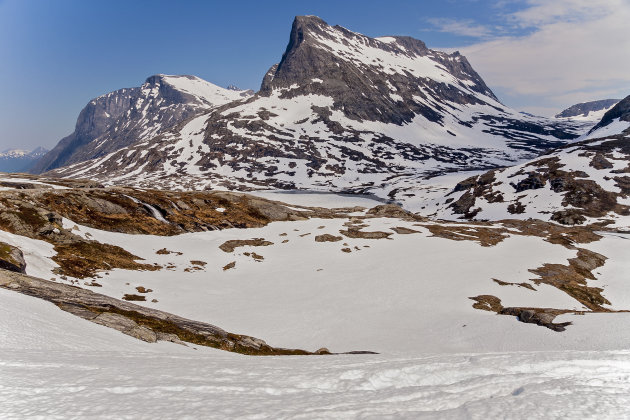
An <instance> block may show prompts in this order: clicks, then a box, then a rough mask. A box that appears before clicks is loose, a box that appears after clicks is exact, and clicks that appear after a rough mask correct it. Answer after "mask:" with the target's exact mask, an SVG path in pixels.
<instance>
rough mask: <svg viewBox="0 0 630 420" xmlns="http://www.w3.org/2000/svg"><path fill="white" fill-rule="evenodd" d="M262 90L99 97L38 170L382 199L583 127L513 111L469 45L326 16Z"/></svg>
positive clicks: (165, 184)
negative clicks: (467, 53) (445, 45)
mask: <svg viewBox="0 0 630 420" xmlns="http://www.w3.org/2000/svg"><path fill="white" fill-rule="evenodd" d="M251 93H252V92H244V91H233V90H231V89H230V90H226V89H222V88H219V87H217V86H214V85H212V84H210V83H208V82H205V81H202V80H201V79H198V78H194V77H192V76H153V77H150V78H149V79H147V82H146V83H145V84H144V85H143V86H142V87H140V88H132V89H123V90H120V91H116V92H112V93H110V94H107V95H104V96H101V97H99V98H96V99H95V100H93V101H91V102H90V103H89V104H88V106H87V107H86V108H85V109H84V110H83V111H82V112H81V115H80V116H79V119H78V121H77V128H76V130H75V132H74V133H73V134H72V135H70V136H68V137H66V138H65V139H63V140H62V141H61V142H60V143H59V144H58V145H57V147H55V149H53V150H52V151H51V152H50V153H49V154H48V155H47V156H46V157H45V158H44V159H42V161H41V162H40V163H39V164H38V166H37V167H36V168H35V172H44V171H50V170H53V174H55V175H58V176H67V177H74V176H82V177H91V178H95V179H97V180H100V181H102V182H106V183H110V184H134V185H138V186H140V185H143V186H151V187H162V188H179V189H187V188H192V189H203V188H213V187H222V188H239V189H248V188H264V187H277V188H304V189H318V190H343V191H354V192H375V193H377V194H380V195H383V194H387V193H388V192H389V190H390V189H391V186H392V185H393V181H395V180H399V179H404V178H410V177H411V178H416V177H425V176H430V175H435V174H440V173H445V172H449V171H455V170H462V169H480V168H492V167H496V166H504V165H510V164H513V163H515V162H518V161H521V160H523V159H527V158H531V157H534V156H537V155H538V154H539V153H540V152H542V151H545V150H548V149H550V148H554V147H558V146H561V145H563V144H565V143H566V142H568V141H570V140H572V139H574V138H577V137H578V136H579V135H580V134H582V133H583V131H584V127H583V125H582V126H581V125H579V124H575V123H574V122H572V121H564V120H558V119H547V118H542V117H533V116H529V115H524V114H522V113H519V112H516V111H514V110H512V109H510V108H508V107H506V106H505V105H503V104H502V103H501V102H499V100H498V99H497V97H496V96H495V95H494V94H493V92H492V91H491V90H490V89H489V88H488V86H487V85H486V83H485V82H484V81H483V79H482V78H481V77H480V76H479V75H478V74H477V73H476V72H475V70H474V69H473V68H472V66H471V65H470V64H469V62H468V60H466V58H465V57H464V56H462V55H461V54H459V53H457V52H455V53H451V54H447V53H445V52H441V51H436V50H431V49H429V48H427V47H426V45H425V44H424V43H423V42H422V41H419V40H416V39H413V38H410V37H401V36H396V37H381V38H370V37H367V36H364V35H361V34H358V33H356V32H352V31H350V30H348V29H345V28H343V27H340V26H330V25H328V24H326V22H324V21H323V20H321V19H320V18H318V17H315V16H299V17H297V18H296V19H295V21H294V23H293V27H292V29H291V33H290V36H289V43H288V45H287V48H286V50H285V52H284V54H283V55H282V59H281V60H280V62H279V63H278V64H276V65H274V66H272V67H271V68H270V69H269V71H268V72H267V74H266V75H265V76H264V78H263V80H262V84H261V88H260V90H259V92H257V93H256V94H254V95H252V94H251ZM589 128H590V126H589Z"/></svg>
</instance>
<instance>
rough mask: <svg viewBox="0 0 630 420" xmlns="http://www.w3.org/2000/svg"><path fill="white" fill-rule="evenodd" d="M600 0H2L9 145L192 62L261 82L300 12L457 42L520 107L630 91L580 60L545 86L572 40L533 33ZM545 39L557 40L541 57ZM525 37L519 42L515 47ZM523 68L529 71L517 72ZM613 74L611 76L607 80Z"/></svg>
mask: <svg viewBox="0 0 630 420" xmlns="http://www.w3.org/2000/svg"><path fill="white" fill-rule="evenodd" d="M591 3H593V2H587V1H585V0H549V1H542V0H520V1H519V0H507V1H506V0H493V1H490V0H487V1H483V0H478V1H474V0H459V1H455V0H452V1H444V0H429V1H388V2H385V1H382V0H381V1H371V0H362V1H340V0H337V1H324V0H318V1H309V2H306V1H297V0H293V1H266V2H262V1H232V2H226V1H177V2H175V1H156V0H154V1H117V0H109V1H95V0H94V1H92V0H81V1H79V0H55V1H52V0H48V1H45V0H39V1H36V0H0V149H4V148H9V147H24V148H33V147H36V146H38V145H44V146H48V147H51V146H53V145H54V144H55V143H56V142H57V141H58V140H59V139H60V138H61V137H63V136H64V135H67V134H69V133H70V132H71V131H72V130H73V128H74V123H75V121H76V117H77V115H78V113H79V111H80V110H81V109H82V108H83V106H84V105H85V104H86V103H87V102H88V101H89V100H90V99H91V98H93V97H95V96H98V95H101V94H103V93H106V92H109V91H112V90H115V89H118V88H122V87H131V86H138V85H140V84H141V83H142V82H143V81H144V79H145V78H146V77H148V76H150V75H152V74H156V73H166V74H194V75H197V76H200V77H202V78H203V79H206V80H208V81H210V82H213V83H215V84H218V85H221V86H227V85H229V84H235V85H237V86H239V87H241V88H251V89H257V88H258V86H259V85H260V81H261V79H262V76H263V75H264V73H265V71H266V70H267V69H268V68H269V66H271V65H272V64H274V63H275V62H277V61H278V60H279V59H280V57H281V55H282V52H283V51H284V48H285V46H286V43H287V41H288V36H289V31H290V28H291V22H292V20H293V17H294V16H295V15H303V14H314V15H318V16H320V17H322V18H323V19H324V20H326V21H327V22H328V23H329V24H333V25H334V24H339V25H341V26H345V27H347V28H349V29H352V30H354V31H357V32H361V33H364V34H366V35H369V36H382V35H410V36H413V37H415V38H419V39H422V40H423V41H425V42H426V43H427V45H428V46H429V47H432V48H457V49H460V50H462V51H463V52H464V54H466V55H467V56H468V58H469V60H470V61H471V62H472V64H473V66H474V67H475V68H476V69H477V70H478V72H479V73H480V74H481V76H482V77H484V78H485V79H486V82H487V83H488V84H489V85H490V87H491V88H492V89H493V90H494V91H495V92H496V93H497V94H498V96H499V97H500V99H502V100H503V101H504V102H505V103H506V104H507V105H510V106H513V107H515V108H517V109H525V110H529V111H534V112H537V111H538V112H539V113H545V112H547V113H549V112H551V111H552V110H557V109H558V107H560V108H561V107H563V106H565V105H570V104H572V103H574V102H579V100H577V98H581V99H583V100H590V99H599V96H598V95H604V94H606V95H608V96H609V95H617V96H619V95H621V94H622V93H623V92H625V91H626V90H627V91H628V93H630V84H629V83H628V81H629V79H628V78H627V77H625V76H623V74H622V73H621V72H620V73H619V75H617V74H614V75H602V73H601V69H599V68H592V69H590V70H589V71H591V73H588V72H587V71H583V72H582V73H580V74H573V73H575V71H572V73H571V75H570V77H571V78H573V79H579V81H578V82H576V84H575V88H573V87H574V85H572V84H571V81H568V82H567V80H564V79H566V77H564V76H563V80H564V82H565V83H564V85H563V86H564V87H565V89H564V90H558V89H559V88H558V87H557V86H556V85H557V83H554V84H553V85H551V84H550V88H555V91H554V92H553V95H551V96H550V95H546V93H548V92H547V90H548V89H550V88H545V83H543V82H539V80H538V79H548V78H549V76H548V75H546V74H545V72H544V71H541V70H540V68H539V67H543V70H544V68H545V67H547V66H550V69H549V72H550V74H556V75H557V74H558V73H559V72H560V73H561V72H562V69H561V68H560V69H558V68H555V69H554V67H553V66H556V67H558V66H560V67H561V65H562V63H567V61H566V60H559V63H557V64H556V63H549V59H548V58H547V56H546V55H549V56H550V57H552V58H553V57H554V56H555V55H558V54H560V55H561V54H562V53H563V51H564V52H567V50H569V51H571V48H568V49H567V46H566V45H564V44H562V43H560V44H559V45H558V46H557V47H554V46H553V45H552V46H549V45H547V44H549V38H544V37H540V38H541V39H539V40H537V39H536V37H537V36H540V35H541V33H542V34H544V32H545V30H546V29H548V28H549V27H551V28H554V27H556V28H557V27H558V25H560V29H556V32H552V34H551V37H552V38H555V37H556V35H557V36H560V38H563V37H565V36H566V38H567V39H570V38H571V37H573V38H574V37H575V34H574V33H572V32H571V28H573V29H575V28H579V27H580V26H585V24H586V26H587V24H588V23H589V22H591V21H593V18H592V16H593V15H594V12H593V11H594V9H592V7H593V6H592V5H591V6H589V4H591ZM604 3H606V5H609V6H610V7H611V11H612V7H613V6H616V12H615V14H619V8H621V11H622V13H621V16H618V17H617V20H619V21H621V18H624V19H625V18H626V17H628V16H626V15H624V13H625V12H627V11H628V10H627V9H628V8H627V7H625V6H624V4H625V5H626V6H627V4H626V3H627V2H626V0H602V2H601V3H598V8H597V9H596V10H595V11H596V12H597V13H595V15H596V18H597V19H600V20H602V22H599V25H600V26H603V25H606V26H608V27H610V26H611V21H610V20H611V19H613V17H612V16H611V15H612V13H611V14H605V13H603V14H602V13H600V12H601V10H602V9H605V7H601V6H602V5H603V4H604ZM617 3H618V4H617ZM550 4H551V6H550ZM554 5H555V6H554ZM576 6H580V7H576ZM589 7H591V8H590V9H589ZM537 8H538V9H537ZM541 8H542V9H541ZM541 13H542V16H544V18H541V17H540V16H541ZM598 16H599V17H598ZM606 19H608V20H606ZM627 21H628V20H625V22H624V25H623V26H619V29H617V28H616V27H614V25H613V29H614V30H617V31H622V32H623V31H625V34H624V33H619V35H620V36H625V35H628V31H627V30H625V29H623V28H625V27H626V26H627ZM615 22H616V21H615ZM596 23H597V22H596ZM554 25H556V26H554ZM562 25H565V26H566V25H568V29H567V27H563V26H562ZM598 28H599V27H594V28H593V31H596V30H598ZM558 30H560V33H557V31H558ZM564 33H566V35H562V34H564ZM587 36H588V34H584V37H585V38H586V37H587ZM625 38H628V37H627V36H625ZM600 41H601V40H600ZM536 42H538V43H539V44H540V45H536ZM554 42H556V41H554ZM624 42H625V41H624ZM543 43H544V44H545V46H546V48H547V50H549V49H550V48H551V50H550V51H545V53H544V54H546V55H542V56H540V57H537V54H539V53H540V50H541V49H544V48H542V46H543V45H542V44H543ZM552 44H553V42H552ZM602 44H603V42H602ZM517 47H518V48H521V50H518V49H517V50H516V52H515V48H517ZM575 47H576V48H575V49H576V50H577V46H575ZM581 47H582V48H583V47H584V45H582V46H581ZM618 47H620V48H623V45H621V46H618ZM553 48H556V50H553ZM519 51H522V54H520V56H519V54H518V52H519ZM618 51H623V50H618ZM627 51H630V49H628V48H626V49H625V55H629V54H627ZM609 54H610V55H612V52H611V53H609ZM619 54H621V52H619ZM523 55H524V56H523ZM502 57H505V59H502ZM561 58H562V57H561ZM608 58H609V57H607V56H605V57H603V58H598V59H599V60H603V59H608ZM536 60H542V61H544V62H541V63H539V64H538V66H533V70H532V71H527V68H525V69H523V66H525V67H526V66H527V63H531V62H532V61H534V62H535V61H536ZM551 61H553V60H551ZM569 62H570V61H569ZM607 64H608V66H610V63H607ZM619 64H630V63H627V62H625V61H624V62H623V63H619ZM602 67H603V66H602ZM627 68H628V67H627V66H626V67H625V69H626V70H627ZM519 69H523V70H524V71H527V74H528V77H525V78H523V77H521V76H519V75H518V74H516V73H518V72H519ZM534 70H535V71H534ZM554 71H555V72H554ZM551 72H554V73H551ZM578 73H579V72H578ZM625 73H628V72H627V71H625ZM624 77H625V79H624ZM536 78H538V79H536ZM598 78H599V79H598ZM600 79H601V80H600ZM604 79H605V80H607V81H608V82H610V83H609V84H610V86H608V85H607V86H603V85H602V83H603V82H602V80H604ZM524 80H525V81H524ZM588 80H591V84H590V85H589V82H588ZM537 83H539V84H537ZM565 85H566V86H565ZM615 89H616V90H615ZM552 90H553V89H552ZM571 92H573V93H571ZM626 94H627V93H626ZM554 95H555V96H554ZM563 95H564V96H563ZM571 95H573V96H571ZM589 95H590V97H589ZM606 95H605V96H606ZM623 96H625V95H623ZM613 97H614V96H613Z"/></svg>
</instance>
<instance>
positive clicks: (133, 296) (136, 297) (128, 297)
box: [122, 293, 147, 302]
mask: <svg viewBox="0 0 630 420" xmlns="http://www.w3.org/2000/svg"><path fill="white" fill-rule="evenodd" d="M122 298H123V300H130V301H138V302H144V301H146V300H147V299H146V297H144V296H141V295H136V294H128V293H125V295H124V296H123V297H122Z"/></svg>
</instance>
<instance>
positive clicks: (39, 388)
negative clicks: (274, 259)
mask: <svg viewBox="0 0 630 420" xmlns="http://www.w3.org/2000/svg"><path fill="white" fill-rule="evenodd" d="M0 314H1V316H2V319H4V320H5V321H4V322H2V323H0V351H2V354H3V357H2V359H1V360H0V417H2V418H3V419H17V418H26V417H28V418H46V419H66V418H68V417H72V418H134V419H143V418H146V419H151V418H165V419H166V418H172V419H175V418H178V419H179V418H208V419H210V418H213V419H214V418H217V419H219V418H238V419H261V418H273V419H288V418H291V419H294V418H297V419H300V418H301V419H306V418H309V419H310V418H335V419H339V418H341V419H354V418H374V419H376V418H379V419H382V418H428V419H430V418H454V419H460V418H461V419H464V418H466V419H468V418H474V419H487V418H545V419H556V418H558V419H559V418H597V419H622V418H628V417H629V416H630V410H629V409H628V407H630V352H628V351H627V350H626V351H598V352H576V351H546V352H513V353H467V354H443V355H435V354H418V353H416V354H413V355H394V354H381V355H373V356H372V355H371V356H364V355H362V356H348V355H346V356H318V357H288V356H287V357H247V356H241V355H236V354H232V353H227V352H221V351H218V350H212V349H207V348H196V349H195V348H193V347H184V346H179V345H176V344H171V343H163V342H161V343H157V344H148V343H144V342H141V341H138V340H135V339H133V338H131V337H127V336H125V335H122V334H120V333H118V332H117V331H114V330H111V329H108V328H105V327H102V326H99V325H95V324H92V323H89V322H87V321H83V320H81V319H78V318H76V317H73V316H72V315H70V314H67V313H65V312H62V311H59V310H58V309H57V308H55V307H54V306H53V305H52V304H49V303H46V302H42V301H39V300H36V299H34V298H31V297H27V296H23V295H19V294H16V293H14V292H10V291H7V290H0ZM86 337H89V339H86Z"/></svg>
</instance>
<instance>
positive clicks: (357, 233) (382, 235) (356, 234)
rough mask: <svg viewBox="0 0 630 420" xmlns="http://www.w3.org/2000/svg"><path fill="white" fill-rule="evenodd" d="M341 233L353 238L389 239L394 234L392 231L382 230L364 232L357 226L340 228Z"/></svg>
mask: <svg viewBox="0 0 630 420" xmlns="http://www.w3.org/2000/svg"><path fill="white" fill-rule="evenodd" d="M339 233H341V234H342V235H344V236H347V237H348V238H353V239H389V237H390V236H391V235H392V233H390V232H381V231H374V232H364V231H361V230H359V229H356V228H348V230H340V231H339Z"/></svg>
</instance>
